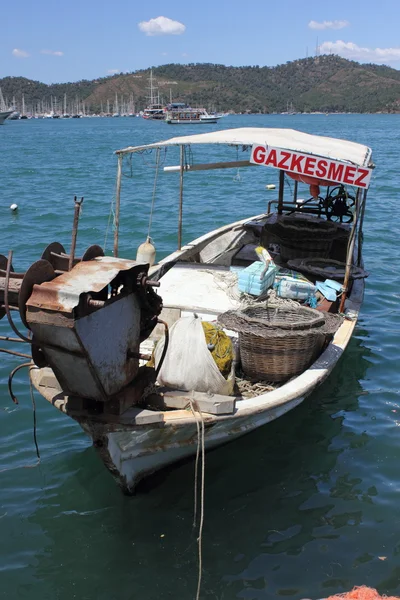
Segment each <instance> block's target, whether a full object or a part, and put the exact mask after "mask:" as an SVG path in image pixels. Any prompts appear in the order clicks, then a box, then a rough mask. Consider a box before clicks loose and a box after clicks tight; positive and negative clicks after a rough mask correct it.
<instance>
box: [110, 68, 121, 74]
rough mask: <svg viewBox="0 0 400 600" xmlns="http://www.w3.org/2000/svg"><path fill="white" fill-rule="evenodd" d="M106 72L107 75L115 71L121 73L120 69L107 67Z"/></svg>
mask: <svg viewBox="0 0 400 600" xmlns="http://www.w3.org/2000/svg"><path fill="white" fill-rule="evenodd" d="M107 73H108V74H109V75H115V74H116V73H121V69H108V71H107Z"/></svg>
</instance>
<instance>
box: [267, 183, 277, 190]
mask: <svg viewBox="0 0 400 600" xmlns="http://www.w3.org/2000/svg"><path fill="white" fill-rule="evenodd" d="M275 188H276V185H275V184H274V183H269V184H268V185H266V186H265V189H266V190H274V189H275Z"/></svg>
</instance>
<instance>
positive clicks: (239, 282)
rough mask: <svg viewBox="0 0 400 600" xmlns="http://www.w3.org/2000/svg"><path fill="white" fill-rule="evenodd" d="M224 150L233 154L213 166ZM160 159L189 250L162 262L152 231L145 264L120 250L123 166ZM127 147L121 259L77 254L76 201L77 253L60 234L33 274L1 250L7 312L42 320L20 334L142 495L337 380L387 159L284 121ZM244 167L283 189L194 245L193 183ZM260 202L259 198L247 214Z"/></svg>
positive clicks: (40, 387) (43, 387) (119, 477)
mask: <svg viewBox="0 0 400 600" xmlns="http://www.w3.org/2000/svg"><path fill="white" fill-rule="evenodd" d="M216 150H218V158H221V160H218V161H210V160H209V158H210V156H215V153H216ZM239 150H240V151H241V154H242V157H241V160H238V156H237V153H238V151H239ZM151 153H152V154H153V155H154V164H150V163H149V155H150V154H151ZM232 153H233V155H232ZM144 154H145V155H146V164H147V165H149V166H150V168H151V170H153V169H154V166H156V174H155V178H156V179H155V181H157V175H158V173H157V170H159V169H160V168H162V169H163V173H162V175H163V178H168V177H169V178H171V177H172V178H174V177H176V190H177V197H178V200H179V204H178V205H179V216H178V222H177V228H176V229H177V249H176V251H174V252H173V253H172V254H170V255H169V256H167V257H165V258H163V259H162V260H160V261H159V262H156V261H155V252H154V247H153V246H152V244H151V240H150V238H148V239H147V241H146V243H145V244H142V245H141V246H140V247H139V250H138V255H137V257H136V260H128V259H122V258H120V257H119V223H120V221H121V219H122V218H123V215H122V213H121V205H122V206H123V202H121V198H122V197H123V190H122V181H123V180H124V178H123V172H124V169H123V165H124V162H125V161H129V164H130V161H131V159H132V158H135V157H136V158H137V159H140V157H141V156H143V155H144ZM223 155H224V158H226V160H222V158H223ZM116 156H117V159H118V161H117V181H116V204H115V231H114V252H113V256H104V253H103V250H102V249H101V248H100V247H99V246H92V247H90V248H89V249H88V250H87V251H86V252H85V254H84V255H83V256H82V257H81V258H77V257H76V256H75V242H74V240H75V241H76V233H77V231H76V226H77V223H78V215H79V207H77V206H75V208H76V210H75V219H74V223H75V226H74V231H73V237H72V240H73V243H72V245H71V251H70V253H69V254H68V253H67V252H66V251H65V249H64V248H63V247H62V246H61V244H59V243H57V242H53V243H52V244H50V246H48V247H47V248H46V249H45V251H44V253H43V255H42V258H41V260H39V261H37V262H36V263H34V264H33V265H32V266H31V267H30V269H29V270H28V271H27V272H26V274H25V275H24V276H22V275H21V274H18V273H13V271H12V268H11V261H12V255H10V254H9V256H8V259H6V258H5V257H1V259H0V269H3V270H2V271H0V308H1V306H2V307H4V311H3V313H2V314H3V315H4V312H7V315H8V318H9V320H10V324H12V319H11V313H10V309H9V306H8V305H12V306H14V307H16V306H18V307H19V311H20V315H21V319H22V322H23V323H24V325H25V326H26V327H28V329H29V330H30V334H29V336H28V335H26V334H19V335H21V336H22V337H23V338H24V340H25V341H26V342H27V343H30V344H31V345H32V360H33V362H30V363H28V367H29V374H30V378H31V381H32V383H33V385H34V387H35V388H36V390H37V391H38V392H39V393H40V394H41V396H43V397H44V398H45V399H46V400H47V401H48V402H49V403H51V404H52V405H53V406H54V407H55V409H58V410H59V411H60V412H62V413H65V414H66V415H68V416H69V417H71V418H73V419H75V420H76V421H77V422H78V423H79V424H80V426H81V427H82V429H83V430H84V431H85V432H86V433H87V434H88V435H89V436H90V437H91V438H92V440H93V444H94V447H95V448H96V450H97V452H98V455H99V457H100V458H101V460H102V461H103V462H104V464H105V466H106V467H107V469H108V470H109V471H110V473H111V474H112V475H113V476H114V478H115V479H116V481H117V482H118V483H119V485H120V486H121V488H122V489H123V491H124V492H126V493H133V492H134V490H135V488H136V486H137V484H138V482H139V481H140V480H142V479H143V478H145V477H147V476H148V475H150V474H151V473H154V472H155V471H157V470H159V469H161V468H163V467H165V466H167V465H171V464H172V463H175V462H177V461H179V460H181V459H185V458H187V457H190V456H193V455H195V454H196V452H197V451H198V448H199V447H204V448H205V450H209V449H211V448H215V447H217V446H219V445H221V444H224V443H226V442H230V441H232V440H235V439H236V438H238V437H240V436H243V435H244V434H246V433H248V432H250V431H252V430H254V429H255V428H257V427H260V426H262V425H265V424H266V423H269V422H270V421H273V420H274V419H277V418H279V417H280V416H282V415H284V414H285V413H287V412H288V411H290V410H293V409H294V408H295V407H297V406H298V405H299V404H301V403H302V402H303V401H304V399H305V398H306V397H308V396H309V395H310V394H311V392H313V391H314V390H315V389H316V388H317V387H318V386H319V385H320V384H321V383H322V382H323V381H325V379H326V378H327V377H328V376H329V375H330V373H331V372H332V370H333V369H334V367H335V365H336V364H337V363H338V361H339V360H340V358H341V356H342V355H343V352H344V351H345V350H346V347H347V345H348V343H349V341H350V339H351V337H352V334H353V332H354V328H355V326H356V323H357V318H358V315H359V311H360V309H361V305H362V301H363V294H364V282H365V277H366V275H367V273H366V272H365V271H364V265H363V257H362V244H363V221H364V214H365V207H366V199H367V190H368V188H369V185H370V179H371V174H372V169H373V166H374V165H373V163H372V152H371V149H370V148H368V147H367V146H364V145H362V144H358V143H355V142H351V141H346V140H341V139H335V138H328V137H320V136H315V135H310V134H306V133H302V132H299V131H295V130H292V129H268V128H238V129H228V130H221V131H214V132H210V133H202V134H198V135H190V136H181V137H174V138H172V139H168V140H165V141H161V142H157V143H152V144H148V145H138V146H129V147H126V148H123V149H121V150H118V151H116ZM232 158H235V160H231V159H232ZM238 168H241V169H242V168H248V169H249V176H250V177H251V174H252V172H253V171H254V173H255V170H256V169H259V171H258V175H259V174H260V173H263V172H264V171H261V170H262V169H266V171H265V172H267V170H268V169H269V170H270V172H271V173H273V170H275V172H276V174H277V181H278V182H279V189H278V195H277V198H276V199H275V200H272V201H270V203H269V206H268V210H266V211H265V212H264V213H262V214H256V215H253V216H251V215H250V216H249V215H248V216H246V217H244V218H242V219H240V220H236V221H235V222H233V223H229V224H227V225H224V226H223V227H219V228H217V229H215V230H213V231H210V232H209V233H206V234H205V235H202V236H201V237H198V238H197V239H195V240H194V241H192V242H190V243H188V244H183V241H182V240H183V216H184V206H185V202H184V190H185V186H184V180H185V179H186V178H196V177H197V178H198V179H199V185H200V186H201V185H202V181H203V178H202V175H201V172H203V171H212V170H215V169H234V170H237V169H238ZM133 172H134V173H137V177H143V170H142V169H138V170H136V171H135V169H133ZM197 172H199V173H197ZM174 173H175V174H176V175H174ZM215 175H216V179H215V181H216V185H219V180H218V177H217V174H215ZM258 175H257V177H255V178H254V181H255V182H257V183H256V189H255V191H254V194H255V197H257V196H259V195H260V193H262V192H261V190H260V184H259V182H260V178H259V176H258ZM203 177H204V175H203ZM287 177H290V178H291V179H292V181H293V185H292V186H291V194H290V196H289V195H288V194H287V192H286V189H287V188H285V180H286V178H287ZM160 179H161V177H158V181H160ZM193 183H194V182H192V184H193ZM192 184H191V185H190V186H188V188H189V187H190V189H191V190H192V193H193V189H194V188H193V187H192ZM168 185H170V184H168ZM203 185H204V183H203ZM301 186H303V189H305V190H308V186H310V192H309V193H310V197H309V199H306V200H304V199H300V197H299V189H301ZM257 188H258V189H257ZM169 189H170V187H169ZM155 190H156V186H155V185H154V188H153V197H152V198H149V205H150V204H151V206H152V207H153V208H154V198H155ZM322 190H323V191H322ZM264 193H265V192H264ZM302 193H303V192H302ZM232 201H234V200H232ZM250 204H251V197H249V198H248V202H247V204H246V207H243V212H247V213H249V207H250ZM77 210H78V212H77ZM199 210H200V208H199ZM163 215H164V213H163ZM155 218H156V214H153V210H152V212H151V218H150V220H151V219H155ZM149 231H150V227H149ZM260 258H261V260H260ZM1 303H2V304H1ZM12 325H13V329H14V331H17V328H16V327H15V324H12ZM208 334H210V336H211V337H207V335H208ZM218 349H219V350H220V351H218ZM218 352H219V353H218ZM215 353H217V354H215ZM221 361H222V362H223V363H224V364H223V365H222V363H221ZM229 361H230V362H229ZM222 367H224V369H225V372H223V369H222ZM249 443H251V442H250V441H249Z"/></svg>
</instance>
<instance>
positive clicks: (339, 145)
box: [115, 127, 373, 167]
mask: <svg viewBox="0 0 400 600" xmlns="http://www.w3.org/2000/svg"><path fill="white" fill-rule="evenodd" d="M192 144H227V145H229V146H249V147H252V146H254V145H256V144H257V145H260V146H266V147H274V148H280V149H283V150H289V151H291V152H301V153H304V154H311V155H314V156H318V157H322V158H327V159H330V160H337V161H340V162H346V163H350V164H353V165H357V166H359V167H371V166H373V165H372V163H371V156H372V150H371V148H369V147H368V146H364V145H363V144H357V143H356V142H350V141H348V140H341V139H337V138H331V137H325V136H320V135H311V134H309V133H303V132H302V131H296V130H295V129H278V128H267V127H240V128H236V129H224V130H220V131H213V132H210V133H200V134H198V135H185V136H179V137H174V138H171V139H169V140H164V141H161V142H156V143H154V144H148V145H146V146H128V147H127V148H123V149H121V150H117V151H116V152H115V154H118V155H124V154H132V153H134V152H141V151H143V150H151V149H155V148H166V147H168V146H185V145H192Z"/></svg>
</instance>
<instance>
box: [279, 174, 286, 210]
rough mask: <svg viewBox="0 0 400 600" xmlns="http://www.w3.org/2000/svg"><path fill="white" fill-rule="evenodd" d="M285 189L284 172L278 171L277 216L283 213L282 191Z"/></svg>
mask: <svg viewBox="0 0 400 600" xmlns="http://www.w3.org/2000/svg"><path fill="white" fill-rule="evenodd" d="M284 187H285V171H282V169H281V170H280V171H279V196H278V215H281V214H282V213H283V191H284Z"/></svg>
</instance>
